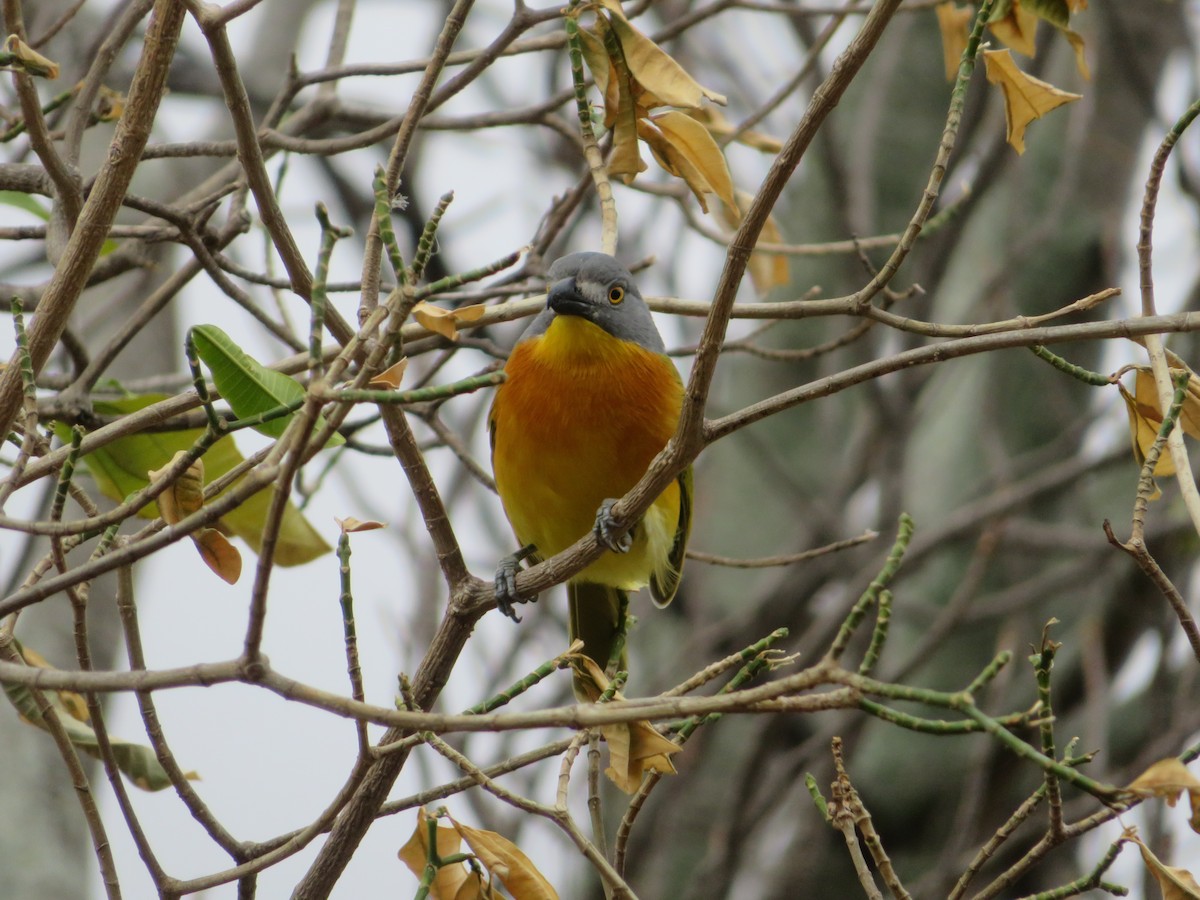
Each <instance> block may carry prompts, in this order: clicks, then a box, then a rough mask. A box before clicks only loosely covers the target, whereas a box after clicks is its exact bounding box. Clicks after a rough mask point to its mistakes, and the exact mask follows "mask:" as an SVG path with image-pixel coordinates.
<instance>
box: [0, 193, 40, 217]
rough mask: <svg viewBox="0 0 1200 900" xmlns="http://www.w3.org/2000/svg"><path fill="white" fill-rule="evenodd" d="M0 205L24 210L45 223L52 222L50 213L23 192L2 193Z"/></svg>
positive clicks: (0, 194)
mask: <svg viewBox="0 0 1200 900" xmlns="http://www.w3.org/2000/svg"><path fill="white" fill-rule="evenodd" d="M0 204H3V205H4V206H12V207H15V208H16V209H23V210H25V212H27V213H32V214H33V215H35V216H37V217H38V218H39V219H41V220H42V221H43V222H49V221H50V213H49V212H48V211H47V210H46V209H45V208H44V207H43V206H42V204H40V203H38V202H37V201H36V200H34V199H33V197H32V196H31V195H30V194H23V193H21V191H0Z"/></svg>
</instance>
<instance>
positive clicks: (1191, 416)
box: [1133, 366, 1200, 438]
mask: <svg viewBox="0 0 1200 900" xmlns="http://www.w3.org/2000/svg"><path fill="white" fill-rule="evenodd" d="M1135 371H1136V375H1135V377H1134V388H1133V392H1134V396H1135V397H1136V398H1137V402H1138V406H1139V407H1140V408H1142V409H1143V414H1144V415H1145V416H1146V417H1147V418H1148V419H1150V421H1151V422H1153V423H1154V427H1155V429H1158V428H1159V427H1160V426H1161V425H1162V420H1163V414H1162V406H1161V405H1160V404H1159V402H1158V386H1157V385H1156V384H1155V381H1154V371H1153V370H1152V369H1151V368H1150V367H1149V366H1137V367H1136V370H1135ZM1167 371H1168V372H1169V373H1170V375H1171V381H1172V382H1174V381H1175V380H1176V379H1177V378H1179V376H1180V375H1182V374H1183V371H1184V370H1183V369H1182V368H1176V367H1171V368H1169V369H1168V370H1167ZM1179 426H1180V427H1181V428H1182V429H1183V432H1184V434H1190V435H1191V436H1192V437H1194V438H1200V378H1197V377H1196V373H1194V372H1189V374H1188V385H1187V393H1186V394H1185V396H1184V398H1183V408H1182V409H1180V411H1179Z"/></svg>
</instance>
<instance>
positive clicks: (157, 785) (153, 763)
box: [4, 644, 199, 791]
mask: <svg viewBox="0 0 1200 900" xmlns="http://www.w3.org/2000/svg"><path fill="white" fill-rule="evenodd" d="M18 649H20V650H21V653H22V655H23V656H24V655H25V654H26V653H27V651H25V650H24V648H21V647H20V645H19V644H18ZM40 659H41V657H40V655H38V654H31V655H30V657H27V660H30V661H31V664H35V665H36V664H38V663H37V661H38V660H40ZM39 668H46V669H49V668H52V666H50V665H48V664H46V663H45V662H44V661H42V662H41V663H40V665H39ZM4 694H5V696H6V697H8V700H9V702H10V703H12V705H13V706H15V707H16V708H17V712H18V713H20V715H21V718H22V719H24V720H25V721H26V722H28V723H29V724H30V725H33V726H35V727H37V728H41V729H42V730H46V723H45V721H44V720H43V719H42V711H41V710H40V709H39V708H38V705H37V702H36V701H35V700H34V699H33V692H32V691H30V689H29V688H28V687H26V686H25V685H23V684H5V685H4ZM42 695H43V696H44V697H45V698H46V700H47V701H49V703H50V705H51V707H53V709H54V712H55V713H56V714H57V716H58V721H59V722H60V723H61V724H62V727H63V730H64V731H65V732H66V733H67V738H68V739H69V740H70V741H71V746H73V747H75V748H76V749H77V750H81V751H82V752H84V753H86V754H88V755H89V756H93V757H96V758H97V759H98V758H99V757H100V742H99V741H98V740H97V738H96V732H95V730H94V729H93V728H92V726H91V725H89V724H88V723H87V722H85V721H82V720H81V719H79V718H78V716H79V715H86V710H84V709H82V708H81V704H82V702H83V698H82V697H79V696H78V695H77V694H70V696H71V697H72V701H73V702H72V703H71V704H68V703H67V702H65V701H64V699H63V696H62V694H61V693H60V692H59V691H46V690H43V691H42ZM109 744H111V745H112V750H113V757H114V759H116V762H117V768H119V769H120V770H121V771H122V772H123V773H124V774H125V776H126V777H127V778H129V780H130V781H132V782H133V783H134V784H136V785H137V786H138V787H140V788H142V790H146V791H161V790H162V789H163V788H167V787H170V786H171V779H170V778H168V777H167V773H166V770H164V769H163V767H162V764H161V763H159V761H158V757H156V756H155V755H154V751H153V750H152V749H151V748H150V747H147V746H144V745H142V744H134V743H131V742H129V741H122V740H118V739H117V738H109ZM187 777H188V778H190V779H196V778H199V776H198V775H196V773H195V772H188V773H187Z"/></svg>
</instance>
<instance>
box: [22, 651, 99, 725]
mask: <svg viewBox="0 0 1200 900" xmlns="http://www.w3.org/2000/svg"><path fill="white" fill-rule="evenodd" d="M17 650H18V651H19V652H20V654H21V658H22V659H24V660H25V662H26V664H27V665H30V666H33V667H34V668H35V669H54V668H55V667H54V666H52V665H50V661H49V660H47V659H46V657H44V656H42V654H40V653H38V652H37V651H36V650H34V649H33V648H32V647H26V646H25V645H24V644H18V645H17ZM46 693H47V694H48V695H49V696H50V697H51V698H53V697H54V696H55V695H57V696H58V699H59V701H60V702H61V704H62V705H61V706H59V707H58V709H59V710H61V711H63V712H66V714H67V715H69V716H70V717H71V718H72V719H75V720H76V721H79V722H90V721H92V715H91V713H89V712H88V708H87V701H86V700H84V699H83V695H82V694H77V693H75V692H74V691H66V690H63V691H53V692H49V691H47V692H46ZM21 718H22V719H25V717H24V716H21ZM25 722H26V724H35V725H37V726H38V727H39V728H41V727H43V725H42V723H41V722H40V721H39V722H30V721H29V720H28V719H25Z"/></svg>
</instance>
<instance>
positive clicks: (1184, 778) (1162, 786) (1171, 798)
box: [1126, 756, 1200, 832]
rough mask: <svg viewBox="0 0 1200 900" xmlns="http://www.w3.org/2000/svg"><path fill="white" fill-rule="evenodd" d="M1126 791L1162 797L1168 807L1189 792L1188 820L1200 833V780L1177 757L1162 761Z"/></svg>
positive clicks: (1193, 828) (1139, 777)
mask: <svg viewBox="0 0 1200 900" xmlns="http://www.w3.org/2000/svg"><path fill="white" fill-rule="evenodd" d="M1126 790H1128V791H1131V792H1133V793H1135V794H1140V795H1142V796H1147V797H1162V798H1164V799H1165V800H1166V801H1167V806H1174V805H1175V804H1176V803H1177V802H1178V801H1179V794H1180V792H1182V791H1187V792H1188V805H1189V806H1190V807H1191V811H1192V815H1191V818H1190V819H1189V820H1188V824H1189V825H1190V826H1191V828H1192V831H1195V832H1200V779H1197V778H1196V777H1195V776H1194V775H1193V774H1192V773H1191V772H1190V771H1189V770H1188V767H1187V766H1185V765H1184V764H1183V762H1182V761H1181V760H1180V759H1178V758H1177V757H1174V756H1172V757H1169V758H1167V759H1160V760H1159V761H1158V762H1156V763H1155V764H1154V765H1152V766H1151V767H1150V768H1148V769H1147V770H1146V771H1145V772H1143V773H1142V774H1141V775H1139V776H1138V777H1137V779H1136V780H1134V782H1133V783H1132V784H1131V785H1129V787H1128V788H1126Z"/></svg>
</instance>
